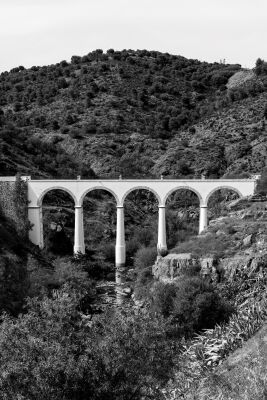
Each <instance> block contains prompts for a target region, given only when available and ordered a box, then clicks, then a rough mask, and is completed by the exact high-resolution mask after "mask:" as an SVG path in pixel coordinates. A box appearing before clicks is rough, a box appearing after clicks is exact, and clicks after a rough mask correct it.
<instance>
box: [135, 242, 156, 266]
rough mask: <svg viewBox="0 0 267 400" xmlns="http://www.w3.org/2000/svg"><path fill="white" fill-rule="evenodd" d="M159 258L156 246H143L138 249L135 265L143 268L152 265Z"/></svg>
mask: <svg viewBox="0 0 267 400" xmlns="http://www.w3.org/2000/svg"><path fill="white" fill-rule="evenodd" d="M156 258H157V250H156V248H155V247H141V248H140V249H139V250H137V252H136V255H135V259H134V267H135V268H136V269H137V270H142V269H145V268H147V267H152V265H153V264H154V263H155V261H156Z"/></svg>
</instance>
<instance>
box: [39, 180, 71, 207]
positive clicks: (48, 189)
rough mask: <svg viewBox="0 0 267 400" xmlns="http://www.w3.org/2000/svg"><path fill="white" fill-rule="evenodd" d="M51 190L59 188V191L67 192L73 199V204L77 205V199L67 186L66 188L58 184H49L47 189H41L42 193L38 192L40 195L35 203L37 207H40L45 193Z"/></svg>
mask: <svg viewBox="0 0 267 400" xmlns="http://www.w3.org/2000/svg"><path fill="white" fill-rule="evenodd" d="M53 190H61V191H63V192H66V193H68V194H69V195H70V196H71V198H72V199H73V201H74V205H75V206H76V205H78V200H77V198H76V196H75V194H74V193H73V192H72V191H71V190H69V189H68V188H66V187H64V186H58V185H57V186H50V187H48V188H47V189H45V190H43V191H42V193H41V194H40V196H39V197H38V199H37V205H38V206H39V207H42V204H43V199H44V197H45V195H46V194H47V193H49V192H52V191H53Z"/></svg>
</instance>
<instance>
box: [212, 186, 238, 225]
mask: <svg viewBox="0 0 267 400" xmlns="http://www.w3.org/2000/svg"><path fill="white" fill-rule="evenodd" d="M240 197H241V195H240V193H239V192H238V191H237V190H235V189H232V188H222V189H217V190H214V191H213V192H212V193H211V195H210V196H209V198H208V214H209V219H215V218H219V217H222V216H227V215H228V213H229V205H230V203H231V202H233V201H235V200H237V199H239V198H240Z"/></svg>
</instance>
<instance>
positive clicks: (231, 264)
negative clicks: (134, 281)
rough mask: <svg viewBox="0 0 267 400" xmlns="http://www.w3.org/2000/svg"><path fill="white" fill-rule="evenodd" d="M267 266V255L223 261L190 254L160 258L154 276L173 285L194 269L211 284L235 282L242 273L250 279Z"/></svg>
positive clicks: (230, 258)
mask: <svg viewBox="0 0 267 400" xmlns="http://www.w3.org/2000/svg"><path fill="white" fill-rule="evenodd" d="M266 265H267V253H264V254H259V255H254V256H253V255H246V254H244V255H236V256H234V257H229V258H222V259H216V258H215V257H206V258H193V257H192V255H191V254H190V253H183V254H168V255H167V256H166V257H158V259H157V261H156V263H155V264H154V265H153V266H152V274H153V275H154V277H155V279H157V280H159V281H161V282H165V283H171V282H175V281H176V280H178V279H179V277H180V276H181V275H183V274H184V272H185V270H188V269H194V270H198V271H199V272H200V275H201V276H203V277H204V278H206V279H207V280H209V281H210V282H218V281H222V280H229V281H233V280H235V277H237V276H238V275H239V274H240V273H241V272H242V273H243V272H244V271H247V276H248V277H249V276H250V275H251V274H252V273H254V272H257V271H261V270H262V269H263V268H266V267H265V266H266Z"/></svg>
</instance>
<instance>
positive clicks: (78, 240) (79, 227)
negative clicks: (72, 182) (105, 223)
mask: <svg viewBox="0 0 267 400" xmlns="http://www.w3.org/2000/svg"><path fill="white" fill-rule="evenodd" d="M77 253H82V254H84V253H85V247H84V230H83V207H82V206H75V227H74V254H77Z"/></svg>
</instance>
